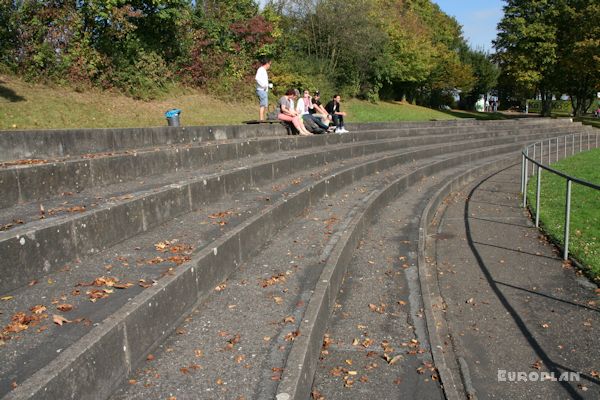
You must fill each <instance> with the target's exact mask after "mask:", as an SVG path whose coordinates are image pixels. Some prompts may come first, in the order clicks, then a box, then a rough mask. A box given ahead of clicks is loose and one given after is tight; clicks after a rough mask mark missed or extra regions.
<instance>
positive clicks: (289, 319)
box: [283, 315, 296, 324]
mask: <svg viewBox="0 0 600 400" xmlns="http://www.w3.org/2000/svg"><path fill="white" fill-rule="evenodd" d="M283 322H284V323H286V324H293V323H294V322H296V318H294V317H293V316H292V315H289V316H287V317H285V318H284V319H283Z"/></svg>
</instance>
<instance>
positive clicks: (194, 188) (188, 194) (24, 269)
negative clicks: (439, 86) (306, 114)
mask: <svg viewBox="0 0 600 400" xmlns="http://www.w3.org/2000/svg"><path fill="white" fill-rule="evenodd" d="M541 137H545V136H544V135H524V136H523V137H519V136H509V137H500V138H492V139H479V140H470V141H467V142H465V143H461V142H457V143H453V144H451V145H444V146H443V147H440V146H438V145H434V146H433V147H432V146H429V148H424V149H423V150H419V151H415V152H412V153H411V152H407V153H406V154H404V155H403V156H402V157H404V160H409V159H410V158H411V157H413V158H419V157H423V156H424V155H431V154H441V153H439V152H443V151H453V149H469V148H476V147H480V146H489V145H491V144H500V143H513V142H515V141H519V140H522V139H523V138H530V139H532V140H533V139H538V140H539V138H541ZM419 140H424V139H419V138H417V139H415V141H416V143H418V142H419ZM390 147H391V148H393V147H394V146H392V144H390V143H386V142H384V143H375V144H365V145H363V146H361V145H359V144H358V145H355V146H353V147H350V148H342V149H339V150H329V151H323V152H319V153H315V152H309V153H306V154H301V155H297V156H293V157H289V158H283V159H281V160H275V161H270V162H266V163H262V164H258V165H251V166H249V167H242V168H239V169H236V170H234V171H232V172H225V173H221V174H211V175H208V176H201V177H198V178H194V179H191V180H188V181H182V182H178V183H175V184H170V185H168V186H166V187H164V188H159V189H158V190H156V189H155V190H147V191H144V192H139V193H135V194H125V195H124V196H122V197H120V198H117V199H111V201H109V202H107V203H105V204H104V205H101V206H99V207H97V208H96V209H92V210H89V211H84V212H81V213H76V214H75V215H68V216H61V217H56V218H53V219H44V220H40V221H37V222H35V223H31V224H27V225H25V226H22V227H21V226H18V227H16V228H14V229H13V230H11V231H8V232H0V252H1V253H2V254H5V255H6V259H7V260H8V261H7V262H5V263H4V262H3V264H2V266H1V267H2V268H1V270H2V272H3V274H2V276H1V277H0V291H1V292H7V291H10V290H13V289H14V288H16V287H19V286H22V285H25V284H27V283H28V282H31V281H32V280H35V279H39V278H40V277H41V276H43V275H44V274H46V273H48V272H51V271H56V270H58V269H60V268H63V267H64V266H65V264H66V263H69V262H71V261H73V260H76V259H80V258H84V257H86V256H89V255H92V254H94V253H97V252H98V251H100V250H101V249H105V248H108V247H110V246H112V245H113V244H115V243H119V242H120V241H122V240H125V239H127V238H129V237H133V236H135V235H137V234H140V233H142V232H146V231H148V230H150V229H154V228H155V227H157V226H159V225H160V224H162V223H164V222H166V221H168V220H171V219H172V218H174V217H176V216H179V215H183V214H185V213H188V212H190V211H193V210H194V209H195V208H197V207H201V206H202V205H206V204H209V203H211V202H213V201H215V200H217V199H219V198H221V197H223V196H224V195H228V194H232V193H235V192H237V191H239V190H240V188H241V191H244V190H245V189H246V188H248V187H250V186H251V185H256V184H258V183H262V182H268V181H271V180H273V179H276V178H278V177H282V176H286V175H289V174H290V172H291V171H298V170H302V169H306V168H314V167H318V166H321V165H325V164H326V163H329V162H332V161H335V160H340V159H348V158H352V157H353V156H356V155H363V154H365V153H369V152H371V151H383V150H389V148H390ZM400 147H401V146H400ZM436 152H438V153H436ZM355 153H357V154H355ZM384 159H385V158H384Z"/></svg>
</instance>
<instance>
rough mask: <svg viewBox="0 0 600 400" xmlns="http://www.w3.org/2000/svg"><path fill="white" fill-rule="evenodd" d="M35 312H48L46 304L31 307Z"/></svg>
mask: <svg viewBox="0 0 600 400" xmlns="http://www.w3.org/2000/svg"><path fill="white" fill-rule="evenodd" d="M29 310H30V311H31V312H32V313H34V314H43V313H45V312H46V306H45V305H43V304H38V305H35V306H33V307H31V308H30V309H29Z"/></svg>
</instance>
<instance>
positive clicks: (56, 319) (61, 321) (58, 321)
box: [52, 314, 71, 326]
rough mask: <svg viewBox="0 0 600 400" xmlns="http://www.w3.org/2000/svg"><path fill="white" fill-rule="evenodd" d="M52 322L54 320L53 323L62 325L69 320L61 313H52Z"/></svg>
mask: <svg viewBox="0 0 600 400" xmlns="http://www.w3.org/2000/svg"><path fill="white" fill-rule="evenodd" d="M52 322H54V323H55V324H58V325H60V326H62V325H63V324H68V323H69V322H71V321H69V320H68V319H66V318H65V317H63V316H62V315H58V314H54V315H53V316H52Z"/></svg>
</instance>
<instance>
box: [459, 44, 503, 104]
mask: <svg viewBox="0 0 600 400" xmlns="http://www.w3.org/2000/svg"><path fill="white" fill-rule="evenodd" d="M460 54H461V55H460V58H461V60H462V61H463V62H464V63H465V64H468V65H470V66H471V70H472V71H473V75H474V84H473V88H472V89H471V90H470V91H465V93H464V96H461V97H462V99H463V100H464V101H465V103H466V104H464V106H466V107H467V108H472V107H474V106H475V102H476V101H477V100H478V99H479V96H480V95H482V94H486V93H489V92H490V90H492V89H493V88H495V87H496V85H497V83H498V77H499V76H500V69H499V68H498V66H497V65H496V64H495V63H494V62H493V61H492V57H491V56H490V55H489V54H488V53H486V52H485V51H483V50H471V49H469V48H464V49H462V50H461V53H460Z"/></svg>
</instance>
